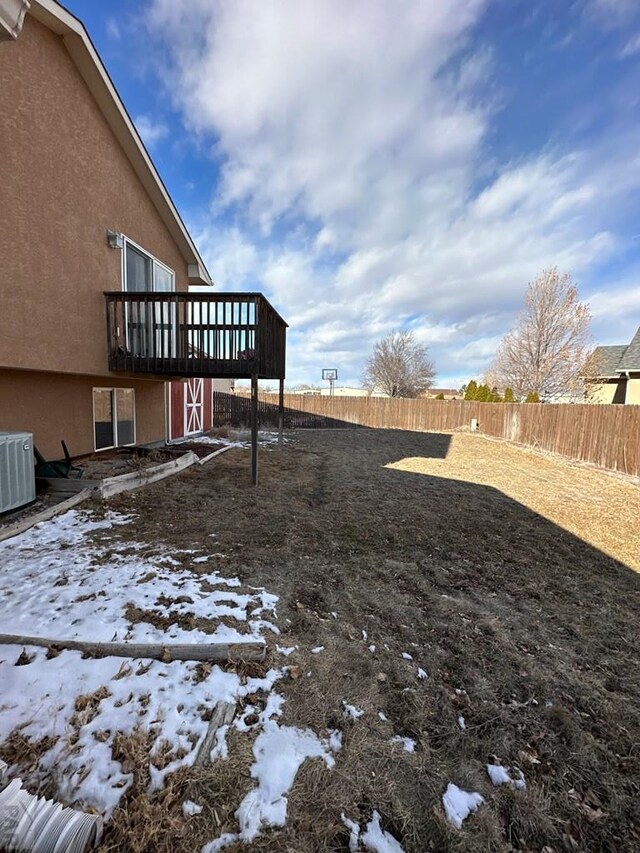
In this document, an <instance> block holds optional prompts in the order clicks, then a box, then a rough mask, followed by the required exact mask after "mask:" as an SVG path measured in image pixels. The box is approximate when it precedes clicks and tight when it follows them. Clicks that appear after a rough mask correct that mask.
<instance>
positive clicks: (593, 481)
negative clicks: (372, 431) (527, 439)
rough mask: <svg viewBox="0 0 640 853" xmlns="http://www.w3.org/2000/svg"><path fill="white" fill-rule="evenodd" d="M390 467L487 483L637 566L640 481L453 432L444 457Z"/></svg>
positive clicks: (639, 556)
mask: <svg viewBox="0 0 640 853" xmlns="http://www.w3.org/2000/svg"><path fill="white" fill-rule="evenodd" d="M389 467H390V468H393V469H395V470H397V471H406V472H408V473H413V474H423V475H431V476H436V477H444V478H447V479H453V480H458V481H461V482H467V483H478V484H480V485H485V486H492V487H493V488H496V489H499V490H500V491H501V492H502V493H503V494H505V495H508V496H509V497H510V498H513V499H514V500H516V501H519V502H520V503H521V504H523V505H524V506H526V507H528V508H529V509H531V510H533V511H534V512H537V513H540V515H543V516H544V517H545V518H548V519H549V520H550V521H553V522H554V523H556V524H558V525H560V526H561V527H562V528H563V529H564V530H568V531H569V532H571V533H573V534H575V535H576V536H579V537H580V538H581V539H584V540H585V542H588V543H589V544H590V545H593V546H594V547H595V548H598V549H599V550H601V551H604V553H605V554H608V555H609V556H611V557H613V558H614V559H616V560H620V562H622V563H625V564H626V565H628V566H630V567H631V568H633V569H634V570H635V571H640V524H638V519H639V518H640V487H639V484H638V483H635V482H633V481H631V480H629V479H624V478H621V477H619V476H616V475H612V474H609V475H607V474H604V473H603V472H602V471H597V470H595V469H593V468H587V467H585V466H580V465H574V464H571V463H569V462H565V461H563V460H560V459H558V458H555V457H552V456H550V455H549V454H540V453H537V452H535V451H531V450H527V449H525V448H522V447H518V446H516V445H513V444H506V443H505V442H501V441H496V440H493V439H487V438H485V437H484V436H480V435H465V434H459V433H458V434H454V435H453V436H452V441H451V446H450V448H449V452H448V453H447V456H446V459H437V458H433V457H425V456H417V457H407V458H405V459H400V460H398V461H396V462H392V463H390V464H389Z"/></svg>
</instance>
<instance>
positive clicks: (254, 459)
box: [251, 373, 258, 486]
mask: <svg viewBox="0 0 640 853" xmlns="http://www.w3.org/2000/svg"><path fill="white" fill-rule="evenodd" d="M251 482H252V483H253V485H254V486H257V485H258V374H257V373H252V374H251Z"/></svg>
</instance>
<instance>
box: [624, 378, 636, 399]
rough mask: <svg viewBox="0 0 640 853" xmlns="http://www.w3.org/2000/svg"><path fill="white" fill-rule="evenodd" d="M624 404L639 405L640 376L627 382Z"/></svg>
mask: <svg viewBox="0 0 640 853" xmlns="http://www.w3.org/2000/svg"><path fill="white" fill-rule="evenodd" d="M625 403H630V404H634V405H640V376H636V377H632V378H631V379H629V380H628V381H627V396H626V399H625Z"/></svg>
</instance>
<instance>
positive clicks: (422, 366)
mask: <svg viewBox="0 0 640 853" xmlns="http://www.w3.org/2000/svg"><path fill="white" fill-rule="evenodd" d="M435 375H436V374H435V369H434V366H433V362H432V361H431V360H430V359H429V351H428V348H427V347H426V346H421V345H420V344H419V343H417V341H416V340H415V338H414V335H413V332H393V333H392V334H390V335H388V336H387V337H386V338H384V339H383V340H381V341H378V342H377V343H376V344H375V346H374V348H373V352H372V354H371V355H370V356H369V359H368V361H367V364H366V366H365V370H364V374H363V377H362V382H363V385H364V386H365V387H366V388H368V389H369V390H370V391H373V390H377V391H382V392H383V393H384V394H388V395H389V397H417V396H418V394H420V393H421V392H423V391H427V390H428V389H429V388H430V387H431V385H432V383H433V380H434V378H435Z"/></svg>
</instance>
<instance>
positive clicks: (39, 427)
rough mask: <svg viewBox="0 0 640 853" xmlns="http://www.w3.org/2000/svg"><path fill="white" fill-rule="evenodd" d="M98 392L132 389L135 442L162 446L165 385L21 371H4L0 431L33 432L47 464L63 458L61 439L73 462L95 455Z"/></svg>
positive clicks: (1, 373)
mask: <svg viewBox="0 0 640 853" xmlns="http://www.w3.org/2000/svg"><path fill="white" fill-rule="evenodd" d="M95 387H122V388H133V389H134V390H135V409H136V442H137V443H138V444H146V443H149V442H153V441H162V440H164V438H165V428H164V409H165V401H164V399H165V398H164V383H163V382H149V381H144V380H136V381H132V380H128V379H114V378H110V379H108V380H103V379H99V378H97V377H93V376H62V375H60V374H59V373H34V372H31V371H19V370H2V371H0V430H20V431H22V430H25V431H27V432H32V433H33V434H34V441H35V443H36V445H37V447H38V450H39V451H40V452H41V453H43V454H44V456H46V457H47V458H55V459H58V458H60V456H61V455H62V449H61V446H60V440H61V439H64V440H65V442H66V443H67V446H68V448H69V452H70V453H71V454H72V455H74V456H78V455H81V454H84V453H92V452H93V449H94V443H93V388H95Z"/></svg>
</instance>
